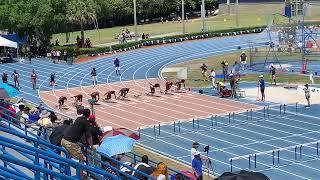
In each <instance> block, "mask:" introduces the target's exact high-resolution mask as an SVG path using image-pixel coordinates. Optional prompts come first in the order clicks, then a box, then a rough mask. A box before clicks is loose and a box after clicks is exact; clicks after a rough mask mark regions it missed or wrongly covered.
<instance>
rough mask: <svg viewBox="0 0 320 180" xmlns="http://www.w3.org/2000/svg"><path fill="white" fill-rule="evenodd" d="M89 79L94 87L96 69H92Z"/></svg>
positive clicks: (95, 83)
mask: <svg viewBox="0 0 320 180" xmlns="http://www.w3.org/2000/svg"><path fill="white" fill-rule="evenodd" d="M91 78H92V86H93V87H95V86H96V85H97V71H96V68H92V71H91Z"/></svg>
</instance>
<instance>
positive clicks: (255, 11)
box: [52, 3, 284, 45]
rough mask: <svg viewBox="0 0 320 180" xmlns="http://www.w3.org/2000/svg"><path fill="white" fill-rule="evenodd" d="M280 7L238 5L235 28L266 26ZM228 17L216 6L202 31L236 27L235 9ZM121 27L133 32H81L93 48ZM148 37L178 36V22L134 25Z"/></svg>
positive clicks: (191, 26) (191, 28)
mask: <svg viewBox="0 0 320 180" xmlns="http://www.w3.org/2000/svg"><path fill="white" fill-rule="evenodd" d="M283 6H284V4H283V3H281V4H255V3H249V4H244V3H243V4H240V6H239V27H253V26H259V25H266V24H267V20H268V18H269V19H270V17H271V16H270V15H271V14H273V13H280V12H281V11H282V8H283ZM230 12H231V13H230V15H229V14H228V12H227V8H226V6H225V5H220V12H219V15H218V16H214V17H212V16H211V17H208V18H206V29H207V30H209V31H213V30H222V29H233V28H235V27H236V16H235V8H234V6H231V10H230ZM200 27H201V20H200V19H199V18H198V19H192V20H189V21H188V22H186V33H195V32H200ZM123 28H128V29H129V30H130V31H132V32H133V31H134V28H133V26H124V27H113V28H106V29H100V30H99V31H98V30H87V31H85V36H86V37H87V38H90V39H91V41H92V43H93V45H98V44H105V43H110V42H115V41H117V40H116V39H115V36H116V35H117V34H119V33H121V32H122V29H123ZM143 32H144V33H146V34H149V35H150V36H151V38H152V37H154V36H158V35H162V36H166V35H170V34H177V33H178V34H181V33H182V23H178V22H175V23H172V22H171V21H170V22H168V23H164V24H161V23H153V24H145V25H139V26H138V34H142V33H143ZM78 35H79V36H80V32H79V31H77V32H73V33H71V35H70V41H69V43H75V41H76V37H77V36H78ZM56 39H59V42H60V44H61V45H63V44H65V42H66V36H65V34H64V33H61V34H55V35H53V37H52V42H55V40H56Z"/></svg>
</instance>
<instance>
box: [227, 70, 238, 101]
mask: <svg viewBox="0 0 320 180" xmlns="http://www.w3.org/2000/svg"><path fill="white" fill-rule="evenodd" d="M229 76H230V87H231V96H232V97H237V91H236V77H235V76H234V74H230V75H229Z"/></svg>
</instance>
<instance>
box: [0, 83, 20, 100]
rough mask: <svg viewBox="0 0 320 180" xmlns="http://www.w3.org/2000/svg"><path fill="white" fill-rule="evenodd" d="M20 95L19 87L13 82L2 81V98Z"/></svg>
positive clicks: (0, 91)
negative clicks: (12, 83)
mask: <svg viewBox="0 0 320 180" xmlns="http://www.w3.org/2000/svg"><path fill="white" fill-rule="evenodd" d="M19 95H20V91H19V89H18V88H16V87H14V86H13V85H11V84H6V83H0V99H7V98H14V97H16V96H19Z"/></svg>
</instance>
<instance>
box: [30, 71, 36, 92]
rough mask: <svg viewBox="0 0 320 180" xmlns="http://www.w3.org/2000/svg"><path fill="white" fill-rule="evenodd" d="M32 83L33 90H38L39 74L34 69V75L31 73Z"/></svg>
mask: <svg viewBox="0 0 320 180" xmlns="http://www.w3.org/2000/svg"><path fill="white" fill-rule="evenodd" d="M31 82H32V89H36V87H37V74H36V71H35V70H34V69H32V73H31Z"/></svg>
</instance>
